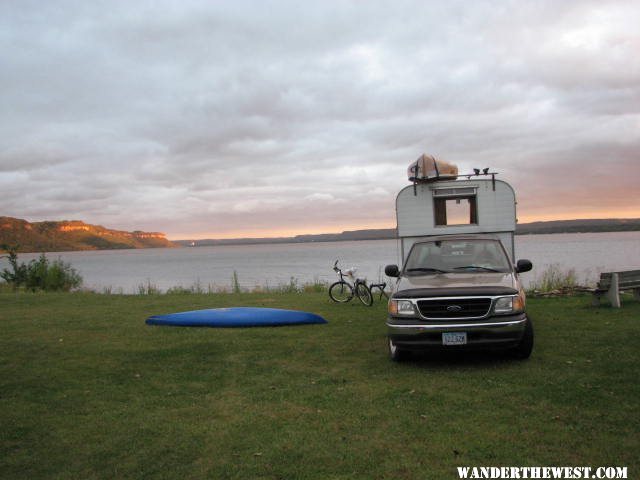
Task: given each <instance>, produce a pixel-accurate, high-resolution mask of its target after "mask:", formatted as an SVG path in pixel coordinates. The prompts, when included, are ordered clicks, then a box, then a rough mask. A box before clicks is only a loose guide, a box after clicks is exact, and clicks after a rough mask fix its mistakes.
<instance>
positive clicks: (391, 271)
mask: <svg viewBox="0 0 640 480" xmlns="http://www.w3.org/2000/svg"><path fill="white" fill-rule="evenodd" d="M384 274H385V275H386V276H388V277H399V276H400V270H398V265H387V266H386V267H384Z"/></svg>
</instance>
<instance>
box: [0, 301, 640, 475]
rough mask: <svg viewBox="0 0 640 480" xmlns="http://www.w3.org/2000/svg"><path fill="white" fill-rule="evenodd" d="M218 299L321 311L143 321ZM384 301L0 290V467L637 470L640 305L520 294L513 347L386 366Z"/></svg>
mask: <svg viewBox="0 0 640 480" xmlns="http://www.w3.org/2000/svg"><path fill="white" fill-rule="evenodd" d="M225 306H265V307H275V308H291V309H299V310H307V311H312V312H315V313H318V314H320V315H323V316H324V317H325V318H326V319H327V320H328V321H329V324H327V325H308V326H297V327H279V328H254V329H196V328H191V329H190V328H172V327H150V326H146V325H145V324H144V319H145V318H146V317H147V316H149V315H151V314H159V313H169V312H176V311H183V310H190V309H199V308H213V307H225ZM385 309H386V305H385V304H384V303H382V302H376V303H375V304H374V306H373V307H372V308H367V307H364V306H362V305H357V304H355V303H351V304H347V305H337V304H333V303H331V302H330V301H329V299H328V297H327V296H326V294H322V293H308V294H269V293H264V294H257V293H253V294H215V295H188V294H183V295H138V296H124V295H97V294H87V293H77V294H26V293H22V294H13V293H9V292H4V293H0V426H1V428H0V475H1V476H2V478H7V479H21V478H25V479H26V478H28V479H37V478H57V479H66V478H68V479H91V478H172V479H173V478H212V479H223V478H237V479H253V478H265V479H305V478H314V479H339V478H345V479H346V478H363V479H364V478H394V479H396V478H399V479H405V478H406V479H413V478H416V479H418V478H419V479H423V478H425V479H440V478H442V479H447V478H457V474H456V469H455V467H456V466H481V465H485V466H527V465H529V466H552V465H558V466H564V465H572V466H608V465H614V466H627V467H628V469H629V478H638V475H639V473H638V471H639V470H638V467H639V466H640V465H639V463H640V462H639V461H638V458H640V456H639V455H638V452H639V451H640V428H639V427H640V386H639V382H638V375H639V372H640V361H639V360H640V355H639V352H640V335H639V332H640V302H638V301H634V300H628V297H627V298H625V300H624V305H623V308H621V309H618V310H614V309H611V308H609V307H607V306H603V307H600V308H594V307H591V304H590V298H589V297H586V296H585V297H574V298H562V299H531V300H530V301H529V310H530V313H531V315H532V316H533V318H534V322H535V323H534V325H535V328H536V346H535V348H534V352H533V355H532V357H531V358H530V359H529V360H527V361H516V360H511V359H509V358H506V357H505V356H496V355H486V354H483V355H478V354H476V355H465V356H464V357H451V356H430V357H422V358H416V359H413V360H411V361H409V362H407V363H402V364H394V363H392V362H390V361H388V360H387V358H386V347H385V326H384V321H385Z"/></svg>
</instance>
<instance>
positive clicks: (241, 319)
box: [145, 307, 327, 328]
mask: <svg viewBox="0 0 640 480" xmlns="http://www.w3.org/2000/svg"><path fill="white" fill-rule="evenodd" d="M145 323H146V324H147V325H166V326H174V327H219V328H229V327H231V328H233V327H277V326H283V325H304V324H312V323H327V321H326V320H325V319H324V318H322V317H321V316H320V315H316V314H315V313H309V312H299V311H297V310H281V309H278V308H253V307H232V308H212V309H208V310H193V311H191V312H180V313H169V314H167V315H153V316H151V317H149V318H147V320H146V322H145Z"/></svg>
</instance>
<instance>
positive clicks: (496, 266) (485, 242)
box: [404, 239, 511, 275]
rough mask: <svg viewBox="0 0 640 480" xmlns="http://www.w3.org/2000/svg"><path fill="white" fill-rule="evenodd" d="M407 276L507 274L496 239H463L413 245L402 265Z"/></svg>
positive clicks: (499, 245) (509, 265)
mask: <svg viewBox="0 0 640 480" xmlns="http://www.w3.org/2000/svg"><path fill="white" fill-rule="evenodd" d="M404 271H405V273H407V274H409V275H424V274H429V273H434V274H435V273H464V272H503V273H507V272H510V271H511V264H510V263H509V259H508V258H507V255H506V253H505V251H504V249H503V248H502V245H501V244H500V242H499V241H498V240H492V239H464V240H437V241H432V242H421V243H416V244H414V245H413V247H412V248H411V252H409V258H407V262H406V264H405V266H404Z"/></svg>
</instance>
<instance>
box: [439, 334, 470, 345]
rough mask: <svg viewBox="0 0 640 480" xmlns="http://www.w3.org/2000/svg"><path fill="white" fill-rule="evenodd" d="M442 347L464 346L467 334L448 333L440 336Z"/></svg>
mask: <svg viewBox="0 0 640 480" xmlns="http://www.w3.org/2000/svg"><path fill="white" fill-rule="evenodd" d="M442 344H443V345H466V344H467V332H448V333H443V334H442Z"/></svg>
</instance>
